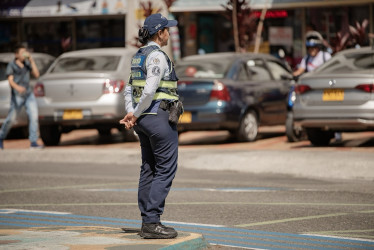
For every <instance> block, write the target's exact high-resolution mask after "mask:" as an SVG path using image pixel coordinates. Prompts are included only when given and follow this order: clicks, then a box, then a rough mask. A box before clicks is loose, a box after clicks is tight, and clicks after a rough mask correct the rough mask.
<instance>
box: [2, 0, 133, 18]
mask: <svg viewBox="0 0 374 250" xmlns="http://www.w3.org/2000/svg"><path fill="white" fill-rule="evenodd" d="M126 3H127V0H56V1H50V0H30V1H26V2H25V3H24V4H25V5H24V7H18V6H17V8H14V7H12V6H8V7H7V8H3V9H2V10H1V14H2V15H3V16H23V17H41V16H44V17H45V16H72V15H79V16H85V15H106V14H108V15H113V14H125V13H126Z"/></svg>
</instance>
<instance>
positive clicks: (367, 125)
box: [294, 118, 374, 131]
mask: <svg viewBox="0 0 374 250" xmlns="http://www.w3.org/2000/svg"><path fill="white" fill-rule="evenodd" d="M294 124H295V126H297V127H303V128H322V129H325V130H330V129H331V130H334V129H335V130H345V131H362V130H374V120H369V119H361V118H352V119H304V120H295V121H294Z"/></svg>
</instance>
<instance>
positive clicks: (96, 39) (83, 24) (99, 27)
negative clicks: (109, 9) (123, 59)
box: [76, 18, 125, 49]
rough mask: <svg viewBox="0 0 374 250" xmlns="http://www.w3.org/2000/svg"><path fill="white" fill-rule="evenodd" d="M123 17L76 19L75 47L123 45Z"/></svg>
mask: <svg viewBox="0 0 374 250" xmlns="http://www.w3.org/2000/svg"><path fill="white" fill-rule="evenodd" d="M124 26H125V22H124V19H123V18H112V19H77V20H76V31H77V32H76V34H77V40H76V42H77V49H88V48H108V47H124V46H125V27H124Z"/></svg>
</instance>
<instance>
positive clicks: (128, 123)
mask: <svg viewBox="0 0 374 250" xmlns="http://www.w3.org/2000/svg"><path fill="white" fill-rule="evenodd" d="M136 120H137V118H136V117H135V116H134V114H133V113H131V112H130V113H128V114H127V115H126V116H125V117H124V118H123V119H122V120H120V121H119V123H120V124H124V125H125V128H126V129H132V127H134V126H135V124H136Z"/></svg>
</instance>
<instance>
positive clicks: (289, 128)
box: [286, 112, 304, 142]
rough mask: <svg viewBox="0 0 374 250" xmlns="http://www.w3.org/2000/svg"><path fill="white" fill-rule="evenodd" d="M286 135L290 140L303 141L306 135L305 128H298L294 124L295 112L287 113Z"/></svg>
mask: <svg viewBox="0 0 374 250" xmlns="http://www.w3.org/2000/svg"><path fill="white" fill-rule="evenodd" d="M286 136H287V140H288V142H298V141H301V140H302V138H303V136H304V132H303V130H300V129H296V128H295V126H294V121H293V112H288V113H287V119H286Z"/></svg>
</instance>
